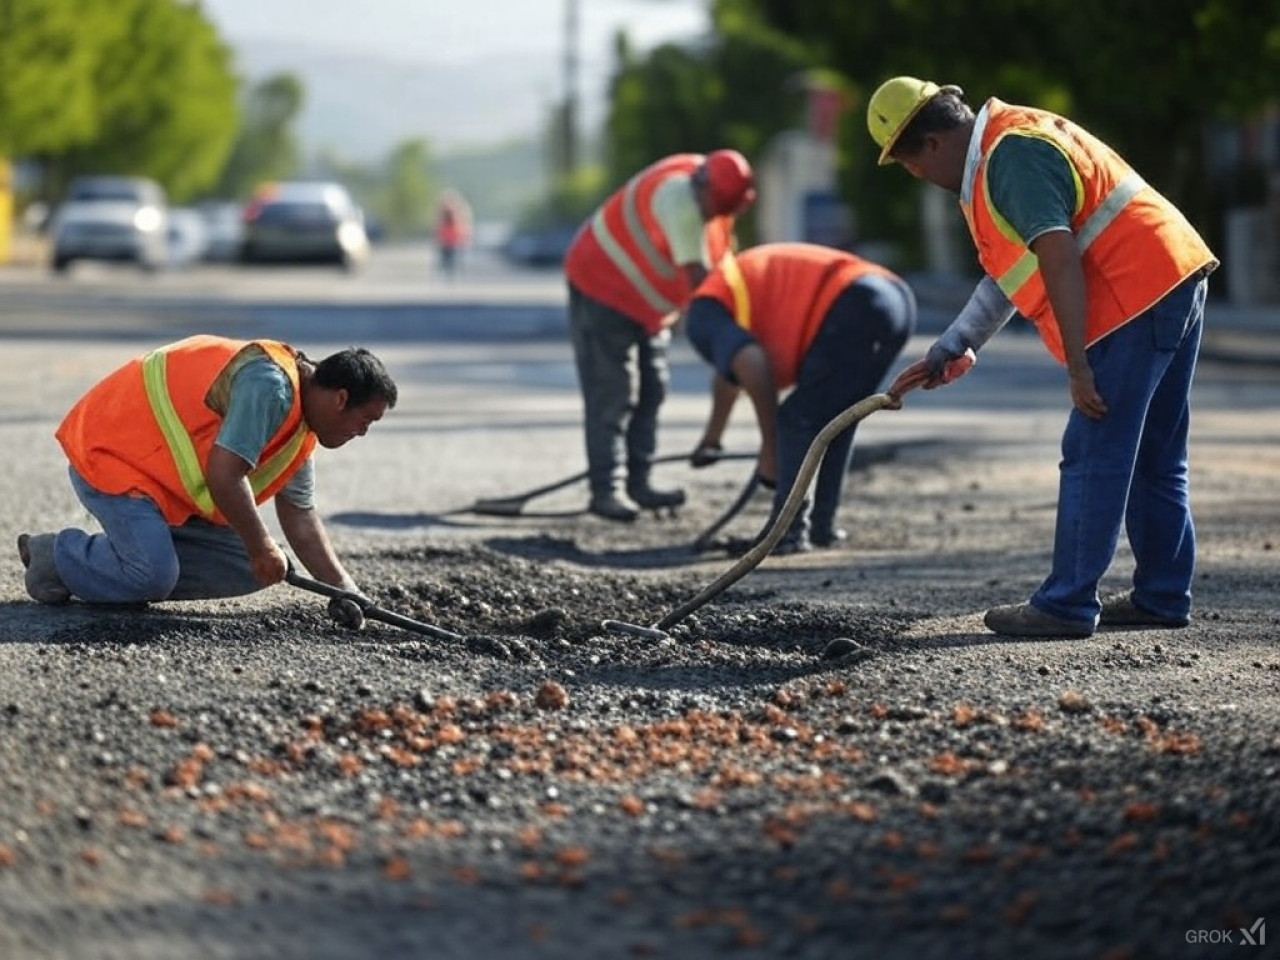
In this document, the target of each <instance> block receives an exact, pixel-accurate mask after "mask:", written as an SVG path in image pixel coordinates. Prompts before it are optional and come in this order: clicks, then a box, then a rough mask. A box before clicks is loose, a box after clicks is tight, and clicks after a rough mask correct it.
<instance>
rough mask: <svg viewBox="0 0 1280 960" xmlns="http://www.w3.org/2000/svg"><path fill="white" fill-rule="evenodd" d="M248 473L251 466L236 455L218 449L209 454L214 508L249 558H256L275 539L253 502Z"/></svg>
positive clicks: (208, 476)
mask: <svg viewBox="0 0 1280 960" xmlns="http://www.w3.org/2000/svg"><path fill="white" fill-rule="evenodd" d="M248 474H249V464H248V463H246V462H245V461H244V460H241V459H240V458H239V457H238V456H236V455H235V454H234V453H231V452H230V451H228V450H224V449H223V448H222V447H216V446H215V447H214V448H213V451H212V452H211V453H210V454H209V463H208V465H207V467H206V469H205V482H206V483H207V484H208V485H209V494H210V496H212V497H213V503H214V506H216V507H217V508H218V510H219V512H221V513H222V515H223V516H224V517H225V518H226V520H227V523H228V524H229V525H230V527H231V529H232V530H234V531H235V532H236V533H237V534H238V535H239V537H240V539H241V540H242V541H244V545H245V549H246V550H247V551H248V552H249V555H250V556H253V555H254V554H256V553H260V552H262V551H263V550H267V549H269V548H270V545H271V543H272V539H271V533H270V531H268V530H267V526H266V524H265V523H264V522H263V520H262V514H260V513H259V512H258V506H257V504H256V503H254V499H253V489H252V488H251V487H250V486H249V479H248Z"/></svg>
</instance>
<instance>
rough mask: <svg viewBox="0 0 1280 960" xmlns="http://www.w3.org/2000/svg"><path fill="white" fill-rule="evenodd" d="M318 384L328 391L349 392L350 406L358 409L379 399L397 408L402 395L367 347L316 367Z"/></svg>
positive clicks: (340, 353)
mask: <svg viewBox="0 0 1280 960" xmlns="http://www.w3.org/2000/svg"><path fill="white" fill-rule="evenodd" d="M314 382H315V384H316V385H317V386H320V387H324V388H325V389H326V390H345V391H347V404H348V406H352V407H358V406H361V405H362V404H365V403H368V402H369V401H370V400H372V399H374V398H375V397H376V398H378V399H381V400H385V401H387V406H388V407H394V406H395V405H396V399H397V397H398V396H399V391H397V390H396V384H395V381H394V380H392V379H391V374H389V373H387V368H386V367H384V366H383V365H382V361H381V360H379V359H378V358H377V357H375V356H374V355H373V354H372V353H370V352H369V351H368V350H366V349H365V348H364V347H348V348H347V349H346V350H340V351H338V352H337V353H334V354H330V355H329V356H327V357H325V358H324V359H323V360H321V361H320V362H319V363H317V364H316V372H315V380H314Z"/></svg>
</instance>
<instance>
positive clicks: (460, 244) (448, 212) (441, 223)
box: [435, 189, 471, 277]
mask: <svg viewBox="0 0 1280 960" xmlns="http://www.w3.org/2000/svg"><path fill="white" fill-rule="evenodd" d="M435 232H436V247H437V249H438V250H439V254H440V272H441V273H443V274H444V275H445V276H446V277H452V276H454V274H456V273H457V272H458V270H459V268H460V267H461V259H462V251H463V250H464V249H466V247H467V245H468V244H469V243H470V242H471V206H470V205H469V204H468V203H467V201H466V200H465V199H464V198H463V196H462V194H460V193H458V191H456V190H452V189H449V190H445V191H444V192H443V193H442V194H440V203H439V206H438V207H437V210H436V228H435Z"/></svg>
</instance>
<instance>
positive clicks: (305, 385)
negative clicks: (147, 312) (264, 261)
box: [18, 335, 397, 626]
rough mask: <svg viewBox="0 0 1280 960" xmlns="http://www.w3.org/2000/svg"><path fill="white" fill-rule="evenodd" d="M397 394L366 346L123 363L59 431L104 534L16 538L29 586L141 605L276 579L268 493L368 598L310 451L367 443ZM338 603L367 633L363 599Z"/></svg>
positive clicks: (50, 596) (334, 580)
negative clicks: (336, 542)
mask: <svg viewBox="0 0 1280 960" xmlns="http://www.w3.org/2000/svg"><path fill="white" fill-rule="evenodd" d="M396 395H397V390H396V385H395V383H394V381H393V380H392V379H391V377H390V375H389V374H388V373H387V371H386V369H385V368H384V367H383V365H382V362H381V361H380V360H378V358H377V357H375V356H374V355H373V354H371V353H369V352H368V351H367V350H364V349H358V348H349V349H346V350H342V351H340V352H338V353H335V354H333V355H332V356H329V357H327V358H325V359H324V360H321V361H320V362H319V363H316V362H313V361H312V360H310V359H309V358H308V357H306V356H305V355H304V354H303V353H301V352H300V351H298V350H295V349H294V348H292V347H290V346H288V345H286V344H283V343H278V342H275V341H270V340H256V341H240V340H229V339H225V338H222V337H215V336H203V335H202V336H194V337H190V338H188V339H186V340H181V341H179V342H177V343H172V344H169V345H167V346H163V347H160V348H158V349H155V350H152V351H151V352H150V353H147V354H145V355H143V356H141V357H137V358H135V359H133V360H131V361H129V362H128V363H126V364H125V365H124V366H122V367H121V368H119V369H118V370H116V371H115V372H114V373H111V374H110V375H108V376H107V377H106V378H105V379H104V380H102V381H100V382H99V383H98V384H97V385H95V386H94V387H92V388H91V389H90V390H89V392H88V393H87V394H85V395H84V397H82V398H81V399H80V401H79V402H78V403H76V405H75V406H74V407H73V408H72V409H71V412H70V413H68V414H67V416H66V418H65V419H64V420H63V421H62V424H61V425H60V426H59V428H58V431H57V438H58V442H59V443H60V444H61V445H62V449H63V450H64V451H65V452H66V455H67V459H68V460H69V462H70V470H69V473H70V476H71V486H72V488H73V489H74V490H75V492H76V496H78V497H79V498H80V501H81V503H83V504H84V506H85V507H86V508H87V509H88V511H89V512H90V513H91V514H93V516H94V517H95V518H97V520H98V522H99V523H100V524H101V525H102V532H101V533H87V532H85V531H83V530H78V529H66V530H62V531H61V532H59V533H40V534H27V533H24V534H22V535H21V536H19V538H18V553H19V556H20V557H21V559H22V563H23V565H24V566H25V567H26V587H27V592H28V593H29V594H30V595H31V596H32V598H34V599H35V600H38V601H39V602H41V603H48V604H58V603H65V602H66V601H68V600H70V599H71V598H72V597H77V598H79V599H80V600H83V601H85V602H87V603H93V604H113V605H117V604H123V605H133V604H145V603H148V602H152V601H158V600H201V599H212V598H218V597H233V596H241V595H243V594H247V593H252V592H254V591H256V590H260V589H262V588H263V587H268V586H271V585H272V584H275V583H279V582H280V581H281V580H283V579H284V577H285V573H286V572H287V569H288V561H287V560H286V558H285V555H284V553H283V552H282V551H281V549H280V547H279V545H278V544H277V543H276V542H275V540H274V539H273V538H272V536H271V533H270V532H269V531H268V530H267V527H266V524H265V523H264V522H263V518H262V516H261V514H260V513H259V511H258V506H259V505H260V504H263V503H265V502H266V501H268V500H274V501H275V506H276V516H277V517H278V518H279V521H280V528H281V530H282V531H283V532H284V535H285V539H286V540H287V541H288V543H289V546H290V547H291V548H292V549H293V551H294V553H295V554H296V555H297V557H298V559H299V560H300V561H301V563H302V564H303V566H305V567H306V568H307V570H308V571H310V573H311V574H312V575H313V576H315V577H316V578H317V579H319V580H322V581H324V582H325V583H330V584H333V585H334V586H338V587H341V588H342V589H344V590H349V591H354V592H358V588H357V587H356V584H355V582H354V581H353V580H352V579H351V576H350V575H349V574H348V573H347V571H346V570H345V569H343V566H342V563H341V562H340V561H339V560H338V557H337V556H336V554H335V553H334V551H333V547H332V545H331V544H330V542H329V537H328V534H327V533H326V532H325V528H324V525H323V523H322V522H321V520H320V517H319V516H318V515H317V514H316V511H315V509H314V503H313V488H314V465H313V461H312V452H313V451H314V449H315V447H316V445H317V444H319V445H320V446H322V447H326V448H328V449H334V448H336V447H340V446H342V445H343V444H345V443H346V442H347V441H348V440H351V439H353V438H355V437H360V436H364V434H365V433H366V432H367V431H368V430H369V427H370V426H372V425H373V424H374V423H376V422H377V421H378V420H380V419H382V416H383V414H384V413H385V412H386V411H387V410H388V409H390V408H392V407H394V406H395V404H396ZM339 603H340V601H335V603H331V604H330V613H331V614H332V615H333V616H334V617H335V619H339V620H340V621H342V622H344V623H346V624H347V625H348V626H358V625H359V624H358V623H357V622H352V621H354V620H358V619H359V611H358V609H355V610H354V614H353V613H352V609H353V608H355V604H354V603H352V602H351V601H347V602H346V605H345V606H344V607H342V608H341V609H335V608H336V607H337V606H338V604H339Z"/></svg>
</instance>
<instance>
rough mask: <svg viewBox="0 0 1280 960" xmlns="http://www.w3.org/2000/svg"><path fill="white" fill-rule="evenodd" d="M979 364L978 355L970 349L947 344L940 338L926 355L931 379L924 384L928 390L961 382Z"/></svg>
mask: <svg viewBox="0 0 1280 960" xmlns="http://www.w3.org/2000/svg"><path fill="white" fill-rule="evenodd" d="M977 362H978V355H977V354H976V353H974V352H973V350H972V349H971V348H969V347H966V346H964V345H963V344H960V343H958V342H957V343H950V342H946V341H945V339H944V338H942V337H939V338H938V339H937V340H935V341H934V342H933V346H931V347H930V348H929V351H928V352H927V353H926V354H925V355H924V366H925V369H926V370H927V371H928V374H929V379H928V380H926V381H925V383H924V384H923V386H924V388H925V389H926V390H932V389H933V388H934V387H940V386H942V385H943V384H944V383H951V382H952V381H954V380H959V379H960V378H961V377H963V376H964V375H965V374H966V373H968V372H969V371H970V370H971V369H973V365H974V364H975V363H977Z"/></svg>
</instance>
